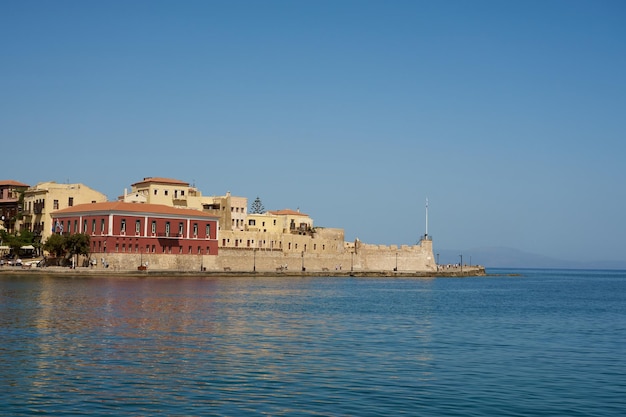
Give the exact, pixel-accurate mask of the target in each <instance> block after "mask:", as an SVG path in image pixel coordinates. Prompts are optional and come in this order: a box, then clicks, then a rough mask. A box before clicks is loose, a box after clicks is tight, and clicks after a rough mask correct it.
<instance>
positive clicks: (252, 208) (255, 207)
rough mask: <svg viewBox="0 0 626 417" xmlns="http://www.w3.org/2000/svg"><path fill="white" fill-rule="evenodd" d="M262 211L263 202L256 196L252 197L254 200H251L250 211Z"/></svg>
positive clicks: (255, 212) (257, 212) (263, 210)
mask: <svg viewBox="0 0 626 417" xmlns="http://www.w3.org/2000/svg"><path fill="white" fill-rule="evenodd" d="M264 212H265V207H263V203H262V202H261V199H260V198H259V197H258V196H257V198H255V199H254V201H253V202H252V205H251V206H250V213H252V214H261V213H264Z"/></svg>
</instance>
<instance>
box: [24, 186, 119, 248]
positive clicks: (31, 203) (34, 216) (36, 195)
mask: <svg viewBox="0 0 626 417" xmlns="http://www.w3.org/2000/svg"><path fill="white" fill-rule="evenodd" d="M104 201H107V197H106V196H105V195H104V194H102V193H100V192H98V191H96V190H94V189H92V188H89V187H87V186H86V185H84V184H58V183H56V182H54V181H51V182H40V183H38V184H37V185H35V186H34V187H29V188H28V189H27V190H26V191H25V192H24V208H23V218H22V222H23V225H22V227H24V228H25V229H28V230H30V231H31V232H33V233H34V234H35V241H36V243H37V242H39V243H43V242H45V241H46V239H48V237H50V235H52V233H53V232H52V227H53V223H52V216H51V214H52V213H53V212H55V211H58V210H62V209H65V208H67V207H73V206H75V205H79V204H85V203H100V202H104Z"/></svg>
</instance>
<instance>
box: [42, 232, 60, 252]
mask: <svg viewBox="0 0 626 417" xmlns="http://www.w3.org/2000/svg"><path fill="white" fill-rule="evenodd" d="M43 248H44V250H47V251H48V252H50V253H51V254H53V255H54V256H55V257H57V258H60V257H62V256H64V255H65V237H63V235H57V234H56V233H55V234H53V235H52V236H50V237H49V238H48V239H47V240H46V243H44V244H43Z"/></svg>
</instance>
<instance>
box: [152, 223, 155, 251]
mask: <svg viewBox="0 0 626 417" xmlns="http://www.w3.org/2000/svg"><path fill="white" fill-rule="evenodd" d="M155 233H156V220H152V234H155ZM152 252H154V251H152Z"/></svg>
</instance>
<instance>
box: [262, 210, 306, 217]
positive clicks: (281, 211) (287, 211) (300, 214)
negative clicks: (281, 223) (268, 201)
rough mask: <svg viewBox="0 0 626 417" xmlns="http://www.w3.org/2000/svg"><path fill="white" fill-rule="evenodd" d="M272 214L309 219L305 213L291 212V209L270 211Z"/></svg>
mask: <svg viewBox="0 0 626 417" xmlns="http://www.w3.org/2000/svg"><path fill="white" fill-rule="evenodd" d="M269 212H270V213H271V214H275V215H277V216H304V217H309V215H308V214H304V213H300V212H299V211H296V210H291V209H283V210H275V211H272V210H270V211H269Z"/></svg>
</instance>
